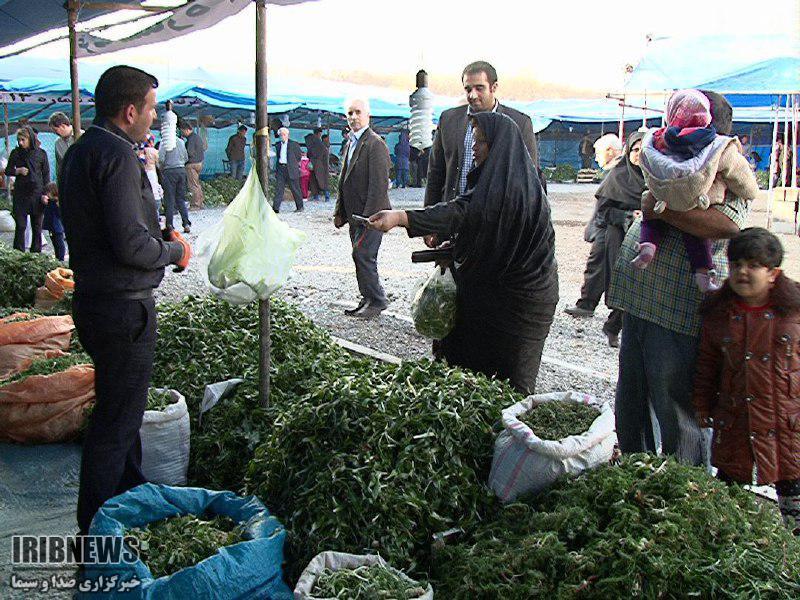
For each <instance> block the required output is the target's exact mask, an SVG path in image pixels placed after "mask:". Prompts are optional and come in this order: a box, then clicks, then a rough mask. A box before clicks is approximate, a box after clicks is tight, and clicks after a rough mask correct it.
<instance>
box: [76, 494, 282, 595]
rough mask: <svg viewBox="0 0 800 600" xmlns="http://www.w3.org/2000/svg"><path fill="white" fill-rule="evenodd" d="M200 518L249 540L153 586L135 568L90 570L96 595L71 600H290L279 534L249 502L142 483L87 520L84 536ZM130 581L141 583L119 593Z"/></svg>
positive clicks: (140, 567) (140, 565) (254, 501)
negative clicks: (236, 529) (241, 526)
mask: <svg viewBox="0 0 800 600" xmlns="http://www.w3.org/2000/svg"><path fill="white" fill-rule="evenodd" d="M204 513H211V514H214V515H224V516H226V517H229V518H230V519H232V520H233V521H235V522H236V523H246V526H245V532H246V533H245V535H246V537H247V538H248V539H247V540H246V541H243V542H239V543H238V544H233V545H231V546H225V547H224V548H220V549H219V551H218V552H217V553H216V554H214V555H213V556H210V557H209V558H207V559H205V560H203V561H201V562H199V563H197V564H196V565H195V566H193V567H187V568H185V569H182V570H180V571H178V572H177V573H173V574H172V575H169V576H167V577H159V578H158V579H155V578H153V575H152V574H151V573H150V569H148V568H147V566H146V565H145V564H144V562H142V561H141V560H137V561H136V562H134V563H131V564H126V563H124V562H121V563H119V564H96V565H95V564H89V565H87V566H86V579H87V580H88V581H89V582H100V584H101V585H100V586H99V587H100V590H99V591H98V592H95V591H92V592H88V593H81V594H79V595H78V597H79V598H85V599H88V598H92V599H97V598H126V599H134V598H135V599H139V598H141V599H154V600H172V599H175V600H179V599H180V600H205V599H206V598H208V599H212V598H213V599H214V600H223V599H225V600H235V599H244V598H259V599H261V598H263V599H269V600H289V599H290V598H291V597H292V594H291V592H290V591H289V588H288V587H287V586H286V584H285V583H284V582H283V577H282V571H281V564H282V563H283V543H284V539H285V538H286V530H285V529H284V528H283V525H281V523H280V522H279V521H278V519H276V518H275V517H273V516H271V515H270V514H269V511H268V510H267V508H266V507H265V506H264V505H263V504H262V503H261V501H260V500H259V499H258V498H256V497H255V496H248V497H241V496H237V495H236V494H234V493H233V492H213V491H209V490H204V489H201V488H185V487H172V486H168V485H155V484H152V483H145V484H143V485H140V486H138V487H135V488H133V489H132V490H129V491H127V492H125V493H124V494H120V495H119V496H115V497H114V498H111V499H110V500H108V501H107V502H106V503H105V504H104V505H103V506H102V507H101V508H100V510H99V511H98V512H97V514H96V515H95V517H94V519H93V520H92V525H91V527H90V528H89V535H90V536H92V535H102V536H118V537H123V536H125V533H126V531H127V530H129V529H133V528H134V527H144V526H146V525H147V524H149V523H153V522H155V521H160V520H161V519H165V518H167V517H174V516H181V515H187V514H192V515H203V514H204ZM101 577H102V579H100V578H101ZM112 578H115V579H112ZM135 580H139V581H140V582H141V583H140V584H139V585H136V586H135V587H129V586H124V585H123V582H134V581H135ZM128 587H129V589H128V591H124V590H125V588H128Z"/></svg>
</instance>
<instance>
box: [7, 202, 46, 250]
mask: <svg viewBox="0 0 800 600" xmlns="http://www.w3.org/2000/svg"><path fill="white" fill-rule="evenodd" d="M28 206H29V203H28V202H25V201H21V202H16V201H15V202H14V204H13V209H14V249H15V250H19V251H20V252H25V250H26V248H25V229H27V227H28V217H29V216H30V218H31V233H32V235H33V237H31V252H41V251H42V223H43V222H44V213H43V212H41V213H39V214H38V215H35V214H32V213H31V212H30V210H28Z"/></svg>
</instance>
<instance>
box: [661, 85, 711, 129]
mask: <svg viewBox="0 0 800 600" xmlns="http://www.w3.org/2000/svg"><path fill="white" fill-rule="evenodd" d="M710 123H711V104H710V103H709V101H708V98H706V97H705V96H704V95H703V94H702V93H701V92H700V91H698V90H680V91H678V92H675V93H674V94H672V96H671V97H670V99H669V102H667V125H668V126H669V127H678V128H679V129H687V128H690V127H708V125H709V124H710Z"/></svg>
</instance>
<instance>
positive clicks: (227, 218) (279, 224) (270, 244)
mask: <svg viewBox="0 0 800 600" xmlns="http://www.w3.org/2000/svg"><path fill="white" fill-rule="evenodd" d="M305 239H306V234H305V233H304V232H302V231H299V230H297V229H292V228H291V227H289V225H287V224H286V223H284V222H283V221H281V220H280V219H279V218H278V216H277V215H276V214H275V213H274V211H273V210H272V207H271V206H270V203H269V202H268V201H267V198H266V197H265V196H264V192H263V190H262V189H261V184H260V183H259V180H258V175H257V174H256V171H255V169H251V170H250V175H249V176H248V177H247V181H246V182H245V184H244V187H243V188H242V189H241V191H240V192H239V193H238V194H237V196H236V198H235V199H234V200H233V202H231V203H230V205H228V208H226V209H225V212H224V213H223V214H222V221H221V222H219V223H218V224H217V225H215V226H214V227H210V228H209V229H207V230H206V231H204V232H203V233H201V234H200V236H199V237H198V240H197V244H196V245H195V249H196V251H197V256H198V257H199V259H200V263H201V271H202V272H203V273H204V275H205V276H206V277H207V282H208V284H209V287H210V288H211V290H212V292H214V293H215V294H216V295H218V296H220V297H222V298H223V299H225V300H227V301H228V302H231V303H232V304H247V303H249V302H253V301H254V300H266V299H267V298H269V296H270V295H271V294H272V293H273V292H275V291H276V290H277V289H279V288H280V287H281V286H283V285H284V284H285V283H286V281H287V280H288V279H289V272H290V271H291V268H292V264H293V263H294V255H295V252H296V251H297V249H298V248H299V247H300V244H302V243H303V242H304V241H305Z"/></svg>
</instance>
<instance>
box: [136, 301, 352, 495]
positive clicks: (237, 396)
mask: <svg viewBox="0 0 800 600" xmlns="http://www.w3.org/2000/svg"><path fill="white" fill-rule="evenodd" d="M158 313H159V314H158V318H159V328H160V329H161V330H162V331H169V332H170V335H168V336H166V335H162V336H159V340H158V344H157V347H156V357H155V363H154V372H153V378H152V385H153V386H155V387H169V388H171V389H175V390H177V391H178V392H180V393H181V394H183V395H184V396H185V398H186V403H187V405H188V407H189V415H190V418H191V431H192V438H191V451H190V452H191V458H190V464H189V478H190V480H191V481H192V483H193V484H194V485H200V486H204V487H208V488H212V489H229V490H233V491H236V492H241V491H243V486H244V475H245V472H246V471H247V465H248V463H249V461H250V459H251V458H252V457H253V455H254V453H255V449H256V447H257V446H258V445H259V444H260V443H261V441H262V440H263V439H264V437H265V435H266V433H267V432H269V431H270V429H271V427H272V418H271V417H270V414H269V412H270V411H268V410H267V409H265V408H263V407H262V406H261V404H260V403H259V399H258V389H257V382H258V347H259V346H258V307H257V306H256V305H255V304H253V305H246V306H233V305H231V304H228V303H227V302H223V301H221V300H217V299H215V298H212V297H205V298H195V297H190V298H187V299H185V300H184V301H182V302H179V303H165V304H161V305H159V308H158ZM270 322H271V328H272V335H271V344H272V348H271V364H270V382H271V393H270V402H271V405H272V407H273V409H274V407H275V406H278V405H290V404H295V403H299V402H301V401H302V398H303V397H304V396H305V395H307V394H308V393H309V392H310V391H311V390H312V389H315V388H316V387H318V386H320V385H324V382H325V381H326V380H327V379H328V378H331V377H336V376H337V374H338V372H339V369H347V368H349V365H351V364H355V363H357V362H358V360H359V359H356V358H353V357H352V356H350V355H349V354H348V353H347V352H346V351H345V350H343V349H342V348H341V347H340V346H338V345H337V344H336V343H335V342H334V341H333V340H332V339H331V337H330V335H329V334H328V333H327V332H326V331H325V330H323V329H321V328H319V327H316V326H314V324H313V323H312V322H311V321H310V320H309V319H308V318H307V317H305V316H304V315H303V314H302V313H301V312H300V311H299V310H298V309H297V308H295V307H294V306H292V305H290V304H287V303H286V302H283V301H281V300H277V299H273V300H271V301H270ZM233 378H242V379H244V380H245V382H244V383H243V384H242V385H241V386H239V388H237V389H236V391H235V393H234V394H233V395H232V396H231V397H228V398H224V399H222V400H221V401H220V402H219V403H218V404H217V405H216V406H214V407H213V408H212V409H211V410H209V411H208V412H206V413H205V414H204V415H203V417H202V420H200V419H199V418H198V417H199V414H200V401H201V400H202V398H203V392H204V390H205V386H206V385H207V384H209V383H214V382H217V381H223V380H227V379H233Z"/></svg>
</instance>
